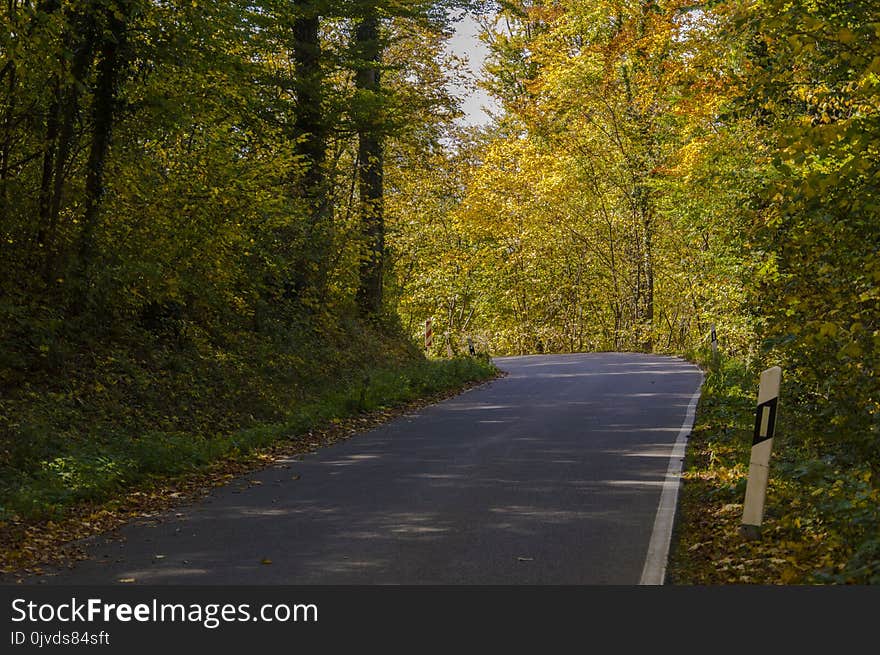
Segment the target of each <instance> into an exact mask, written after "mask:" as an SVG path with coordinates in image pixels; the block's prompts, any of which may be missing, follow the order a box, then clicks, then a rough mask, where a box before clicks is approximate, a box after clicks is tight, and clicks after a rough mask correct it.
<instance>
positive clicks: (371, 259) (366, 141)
mask: <svg viewBox="0 0 880 655" xmlns="http://www.w3.org/2000/svg"><path fill="white" fill-rule="evenodd" d="M355 49H356V52H357V56H358V58H359V60H360V61H359V64H358V69H357V72H356V75H355V87H356V88H357V91H358V92H359V95H360V96H361V98H362V100H365V101H367V102H368V103H369V105H368V106H366V107H365V106H361V107H360V108H359V111H358V115H359V119H358V126H357V127H358V187H359V190H360V218H361V236H362V238H363V242H364V253H363V256H362V259H361V265H360V271H359V273H360V279H359V284H358V290H357V302H358V306H359V307H360V310H361V313H362V314H363V315H365V316H376V315H378V314H379V313H380V311H381V309H382V273H383V268H384V260H385V221H384V213H383V195H384V194H383V179H382V178H383V139H382V130H381V123H380V118H379V116H378V115H377V114H378V111H377V105H378V94H379V92H380V90H381V85H380V77H379V63H380V61H381V55H382V48H381V44H380V42H379V18H378V16H376V15H375V13H373V12H371V13H370V14H368V15H367V16H365V17H364V18H363V19H362V20H361V22H360V24H359V25H358V27H357V30H356V33H355Z"/></svg>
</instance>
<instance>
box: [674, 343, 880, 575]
mask: <svg viewBox="0 0 880 655" xmlns="http://www.w3.org/2000/svg"><path fill="white" fill-rule="evenodd" d="M696 359H697V361H699V362H700V363H701V365H702V366H703V368H704V370H705V374H706V380H705V382H704V385H703V391H702V397H701V399H700V403H699V406H698V408H697V417H696V422H695V425H694V430H693V433H692V435H691V437H690V439H689V442H688V449H687V456H686V460H685V466H684V471H683V474H682V476H683V487H682V491H681V495H680V500H679V509H678V512H679V513H678V521H677V525H676V529H675V534H674V540H673V547H672V552H671V554H670V561H669V566H668V570H667V583H668V584H679V585H681V584H698V585H707V584H767V585H775V584H877V583H880V489H878V484H877V483H878V462H876V461H871V460H870V458H868V457H866V456H865V455H863V454H860V453H859V452H857V451H856V450H855V449H854V448H853V447H852V444H851V441H857V440H855V439H853V440H849V439H847V438H846V437H847V435H835V436H836V438H834V439H828V438H817V436H816V432H817V428H816V424H815V423H814V421H813V420H812V417H811V416H810V415H809V412H808V409H807V407H806V406H805V405H804V404H803V403H802V402H800V401H799V399H798V398H797V397H794V398H792V397H787V396H786V387H787V384H786V382H787V381H786V378H785V373H784V371H783V382H782V391H781V394H780V409H779V418H778V422H777V429H776V437H775V438H774V443H773V453H772V456H771V461H770V481H769V484H768V489H767V497H766V502H765V509H764V521H763V525H762V530H761V535H760V538H759V539H755V540H747V539H745V538H744V537H742V536H741V535H740V533H739V526H740V523H741V519H742V511H743V499H744V497H745V488H746V482H747V477H748V466H749V457H750V452H751V439H752V430H753V426H754V411H755V397H756V395H757V387H758V378H759V376H760V371H758V370H751V369H750V368H749V367H748V366H746V365H745V364H744V363H743V362H742V361H739V360H737V359H732V358H726V357H722V358H721V359H720V360H719V361H718V362H716V363H715V364H712V363H711V358H710V356H709V355H708V354H707V353H701V354H700V355H699V356H698V357H697V358H696ZM788 382H789V384H788V388H789V389H791V387H796V384H795V382H796V381H788Z"/></svg>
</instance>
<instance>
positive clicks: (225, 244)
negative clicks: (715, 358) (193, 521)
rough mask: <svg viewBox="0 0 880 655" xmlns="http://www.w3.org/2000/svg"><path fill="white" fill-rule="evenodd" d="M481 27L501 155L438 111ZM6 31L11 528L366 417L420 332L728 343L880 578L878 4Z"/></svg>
mask: <svg viewBox="0 0 880 655" xmlns="http://www.w3.org/2000/svg"><path fill="white" fill-rule="evenodd" d="M463 10H470V11H474V12H477V13H479V14H481V15H483V16H484V17H485V28H486V33H485V38H486V40H487V42H488V44H489V46H490V51H491V55H490V57H489V60H488V61H487V63H486V71H485V77H484V80H483V82H482V83H483V84H484V85H485V86H486V87H487V88H488V89H489V90H490V91H491V92H492V93H493V94H494V95H495V97H497V98H498V99H499V102H500V104H501V107H502V110H501V111H500V112H499V115H498V116H497V117H496V119H495V120H494V122H493V123H492V124H491V125H490V126H488V127H486V128H475V127H466V126H462V123H461V122H460V121H457V119H459V118H460V109H459V105H458V103H459V100H458V99H457V98H456V97H454V95H452V93H451V92H450V87H449V80H450V79H452V78H454V77H455V76H456V75H458V74H459V63H460V62H457V61H456V60H455V58H454V57H451V56H450V55H449V54H448V51H447V50H446V49H445V43H446V42H447V41H448V39H449V38H450V36H451V33H452V26H453V25H454V20H455V18H456V17H457V16H460V14H461V11H463ZM0 16H2V31H0V249H2V252H0V258H2V264H0V338H2V344H3V347H2V349H0V392H2V396H0V468H2V469H3V471H4V472H5V473H4V489H5V490H6V491H5V492H4V494H5V497H6V498H7V500H6V501H4V502H5V503H6V509H5V510H4V516H6V517H9V516H13V517H21V516H27V515H29V514H33V515H34V516H43V515H46V514H47V512H48V513H49V514H51V512H52V511H55V509H57V506H60V505H63V503H64V502H67V501H66V500H65V498H66V496H65V494H67V495H71V494H72V496H73V498H74V500H79V499H82V498H89V497H91V496H90V495H92V496H94V497H96V498H100V497H102V494H103V493H105V491H107V489H115V488H118V487H120V486H124V485H125V484H127V483H128V482H130V481H131V479H132V478H133V471H134V470H138V471H146V472H148V473H149V472H151V471H162V470H165V469H166V468H167V467H168V466H169V462H176V461H178V457H179V453H180V452H181V450H184V451H186V450H187V448H189V446H188V445H182V444H188V443H190V442H191V441H192V440H193V439H194V438H195V437H194V436H193V435H199V439H207V440H208V441H210V439H211V438H212V436H211V435H218V434H231V433H233V432H235V431H236V430H240V429H242V428H254V427H259V426H263V425H267V424H272V425H275V424H278V423H279V422H280V423H284V421H286V420H288V419H289V417H290V414H291V411H292V409H291V407H292V403H293V404H296V403H300V404H302V403H307V402H311V401H312V400H313V399H314V398H316V397H318V395H320V391H321V390H322V389H325V388H332V387H334V385H336V386H338V382H339V380H344V381H345V382H346V384H348V383H349V382H351V381H352V380H354V381H355V383H356V384H355V383H352V384H353V385H354V386H352V390H353V391H352V393H353V394H354V396H353V397H355V398H359V399H360V400H359V402H360V403H361V404H363V399H364V397H365V394H367V393H368V392H367V391H366V390H365V389H367V388H368V387H369V386H370V384H371V382H370V380H371V379H372V380H373V381H375V380H376V379H379V377H380V376H379V377H377V375H376V374H372V378H371V374H370V373H369V372H368V369H370V368H371V367H379V368H382V367H385V369H387V370H395V367H397V368H398V369H399V368H400V367H401V366H403V363H404V362H407V363H413V362H417V361H418V360H419V359H420V358H421V355H420V354H419V352H418V350H419V347H420V346H419V344H420V339H421V330H422V327H423V325H424V320H425V319H426V318H428V317H432V318H433V320H434V332H435V334H437V335H438V337H440V338H435V343H434V350H433V351H432V352H430V353H429V355H432V356H434V357H437V356H445V355H446V354H447V352H448V348H451V349H452V350H453V352H454V353H456V354H458V353H466V352H467V347H466V345H465V344H466V340H467V339H468V338H472V339H473V340H474V341H475V342H476V344H477V348H478V350H480V351H482V352H488V353H491V354H493V355H494V354H518V353H540V352H580V351H591V350H636V351H646V352H663V353H678V354H685V355H688V356H691V357H700V356H701V355H700V353H705V352H706V349H707V340H708V336H709V332H710V329H711V328H712V326H713V325H714V326H715V327H716V329H717V333H718V336H719V342H720V346H721V350H722V353H723V358H724V361H726V362H728V365H729V367H731V368H730V369H727V370H728V372H729V371H730V370H733V369H736V370H740V371H751V372H754V371H755V370H758V369H760V367H762V366H763V365H765V364H767V365H770V364H779V365H781V366H782V367H783V369H784V371H785V383H784V384H785V391H784V396H785V399H786V401H787V402H788V403H789V404H788V407H789V408H790V410H789V414H788V416H789V417H790V421H791V424H790V426H789V427H790V429H791V431H792V432H794V433H796V434H797V435H798V438H797V449H796V451H792V452H793V453H795V454H793V455H792V456H791V457H792V459H791V471H793V472H792V473H791V475H792V476H793V479H794V478H796V479H797V480H809V481H812V482H811V483H812V484H819V486H820V487H822V485H824V487H822V488H827V489H837V490H838V491H840V493H838V494H837V495H834V494H833V493H830V495H828V497H829V498H832V499H833V501H834V503H832V505H830V506H829V507H830V509H828V508H826V509H827V512H826V514H822V512H823V511H825V510H821V508H820V509H818V510H816V509H815V507H814V510H815V512H818V514H816V513H815V512H814V514H815V516H817V517H818V518H816V521H817V522H818V523H817V525H818V524H822V521H826V519H824V518H822V517H823V516H826V515H827V514H828V513H829V512H831V513H836V515H839V516H840V517H841V521H843V522H844V523H846V524H847V525H849V526H850V529H851V530H853V531H854V532H852V533H847V534H846V535H843V536H841V534H842V533H840V530H838V528H834V527H833V526H832V527H828V525H831V524H830V523H827V522H826V523H825V524H824V525H825V527H826V528H827V530H829V531H831V533H833V534H835V535H836V536H837V537H839V541H840V542H841V544H842V545H841V546H840V555H839V559H838V560H835V561H834V562H831V563H825V564H826V567H825V568H826V580H831V581H853V580H856V581H864V580H874V579H876V578H878V576H880V540H878V539H877V537H876V531H875V530H876V528H877V527H878V526H880V516H878V512H880V510H878V509H877V506H878V504H880V503H878V501H880V493H878V490H877V483H876V481H877V476H878V474H880V470H878V462H880V383H878V378H877V371H878V369H880V355H878V352H880V350H878V347H880V258H878V250H880V230H878V225H880V195H878V188H880V152H878V149H880V10H878V8H877V6H876V4H875V3H873V2H869V1H867V0H864V1H861V2H843V1H842V0H840V1H836V0H835V1H831V2H810V1H805V0H793V1H792V0H751V1H731V2H724V1H720V2H704V3H699V2H688V1H684V0H671V1H668V2H664V1H660V0H657V1H651V0H645V1H636V0H592V1H586V0H556V1H554V2H517V1H514V2H506V1H503V2H501V3H500V4H492V3H489V4H483V3H470V2H465V1H464V0H461V1H459V2H456V1H455V0H452V1H450V2H428V1H425V2H421V1H419V0H400V1H399V2H389V1H387V0H350V1H348V2H341V1H337V0H302V1H294V2H282V1H280V0H253V1H251V2H240V1H239V0H225V1H223V2H199V1H196V0H188V1H183V0H153V1H150V0H36V1H27V0H4V2H3V5H2V7H0ZM447 344H448V346H447ZM716 364H717V362H716ZM383 370H384V369H383ZM724 371H725V369H724V366H723V365H722V366H717V367H716V369H715V372H716V373H717V374H718V375H720V376H721V377H720V378H718V379H715V380H714V381H713V380H712V379H710V383H711V384H716V383H717V384H718V385H720V386H723V384H724V380H725V378H724V375H725V373H724ZM404 378H405V376H404ZM395 379H397V380H398V382H399V376H398V377H397V378H395ZM413 379H415V378H413ZM729 379H733V378H732V377H730V378H729ZM743 379H744V380H747V381H746V382H744V383H743V384H744V385H748V384H751V382H749V381H748V380H750V378H748V376H747V375H746V376H745V377H744V378H743ZM358 384H359V385H360V387H358V386H357V385H358ZM404 384H405V385H412V384H415V383H413V382H412V379H409V378H406V379H405V381H404ZM416 386H417V385H416ZM719 388H720V387H719ZM746 391H748V392H751V389H747V390H746ZM376 393H377V394H378V393H379V392H378V391H377V392H376ZM316 394H317V395H316ZM377 397H378V396H377ZM355 404H357V403H355ZM722 418H723V417H722ZM725 420H726V419H725ZM722 422H723V421H722ZM133 435H136V436H133ZM120 443H124V444H125V445H119V444H120ZM132 444H134V445H135V446H137V447H138V448H140V449H141V450H140V451H139V452H140V455H137V457H135V459H136V460H137V463H136V464H131V461H132V460H131V458H132V457H134V456H132V455H131V451H132ZM139 444H140V445H139ZM144 444H146V445H144ZM114 449H117V450H114ZM157 449H159V450H161V451H162V452H165V453H166V455H164V456H162V457H156V456H154V454H148V455H147V454H144V453H146V452H149V453H155V451H156V450H157ZM135 450H137V448H136V449H135ZM208 450H210V448H209V449H208ZM187 452H189V451H187ZM108 453H121V454H119V456H116V455H108ZM197 455H198V457H196V459H198V458H199V457H202V456H203V453H202V451H199V453H197ZM193 456H194V457H195V455H193ZM204 456H206V457H207V455H204ZM126 467H128V468H126ZM798 467H801V468H798ZM97 479H100V480H102V482H100V483H98V482H93V481H94V480H97ZM816 480H818V481H819V482H816ZM36 481H42V482H40V484H37V482H36ZM31 484H33V485H36V486H34V489H35V491H28V492H19V491H15V493H12V492H11V491H10V490H11V489H16V490H19V489H22V488H30V487H28V485H31ZM40 485H42V486H40ZM77 485H78V486H77ZM835 485H836V486H835ZM73 487H76V489H77V490H76V492H75V493H74V492H72V491H71V489H72V488H73ZM841 490H842V491H841ZM10 498H11V499H12V500H9V499H10ZM814 505H815V503H814ZM53 508H55V509H53ZM0 518H2V517H0ZM822 529H825V528H821V527H820V528H816V530H818V531H819V532H814V534H819V533H820V532H821V530H822ZM841 529H842V528H841ZM835 530H838V531H837V532H834V531H835ZM872 531H874V532H872ZM808 573H810V572H809V571H807V570H806V569H804V570H801V571H800V572H799V573H798V575H800V574H804V575H807V574H808ZM837 574H839V576H840V577H838V578H835V577H834V575H837ZM872 576H874V577H873V578H872ZM793 579H799V578H797V577H795V578H793Z"/></svg>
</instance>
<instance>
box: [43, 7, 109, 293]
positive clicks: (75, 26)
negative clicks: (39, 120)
mask: <svg viewBox="0 0 880 655" xmlns="http://www.w3.org/2000/svg"><path fill="white" fill-rule="evenodd" d="M68 29H69V31H68V34H67V38H66V42H67V43H68V44H69V46H68V47H69V48H70V49H71V50H72V52H73V62H72V64H71V69H70V75H71V78H72V79H71V81H70V83H68V84H67V85H66V86H64V85H62V84H60V83H59V84H58V86H57V92H56V95H55V101H54V102H53V105H52V107H50V110H49V111H50V113H49V118H48V121H47V126H46V142H47V150H46V154H45V156H44V160H43V179H42V182H41V186H40V213H41V231H42V237H41V241H42V243H43V249H44V251H45V255H44V270H43V275H44V277H45V279H46V281H49V280H50V279H51V278H52V277H53V276H54V270H55V259H56V253H55V252H54V243H55V239H56V232H57V230H58V221H59V217H60V215H61V207H62V204H63V198H64V183H65V181H66V178H67V171H66V170H65V168H66V166H67V164H68V159H69V157H70V153H71V150H72V149H73V144H74V140H75V136H76V135H75V131H76V122H77V118H78V117H79V114H80V102H79V99H80V93H81V91H80V89H81V88H83V87H84V86H85V84H86V82H87V78H88V75H89V70H90V69H91V67H92V63H93V59H94V53H95V47H96V43H95V41H96V40H97V38H98V36H97V34H96V29H95V23H94V18H93V16H92V15H91V14H90V13H85V14H80V15H78V16H74V17H72V18H71V19H70V26H69V28H68ZM53 139H54V140H53Z"/></svg>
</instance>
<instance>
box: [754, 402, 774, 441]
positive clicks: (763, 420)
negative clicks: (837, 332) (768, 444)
mask: <svg viewBox="0 0 880 655" xmlns="http://www.w3.org/2000/svg"><path fill="white" fill-rule="evenodd" d="M778 404H779V396H776V397H775V398H771V399H770V400H765V401H764V402H763V403H761V404H760V405H758V408H757V411H756V412H755V432H754V434H753V435H752V445H753V446H757V445H758V444H759V443H761V442H762V441H767V440H768V439H772V438H773V433H774V432H775V431H776V406H777V405H778Z"/></svg>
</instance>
